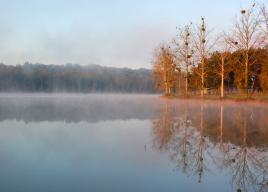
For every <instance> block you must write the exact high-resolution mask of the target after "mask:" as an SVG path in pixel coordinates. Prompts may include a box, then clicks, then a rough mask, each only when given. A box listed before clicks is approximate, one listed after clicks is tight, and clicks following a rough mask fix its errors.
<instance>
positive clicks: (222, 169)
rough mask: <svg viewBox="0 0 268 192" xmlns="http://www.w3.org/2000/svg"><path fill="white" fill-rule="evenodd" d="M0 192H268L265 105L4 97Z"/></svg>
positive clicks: (135, 98) (146, 98)
mask: <svg viewBox="0 0 268 192" xmlns="http://www.w3.org/2000/svg"><path fill="white" fill-rule="evenodd" d="M0 121H1V124H0V154H1V155H0V171H1V172H0V191H7V192H9V191H12V192H13V191H16V192H20V191H27V192H36V191H38V192H43V191H44V192H54V191H55V192H60V191H64V192H68V191H116V192H117V191H170V192H172V191H217V192H221V191H222V192H226V191H239V190H241V191H268V175H267V172H268V104H258V103H255V104H254V103H252V104H246V103H235V102H222V103H219V102H213V101H205V102H199V101H178V100H177V101H175V100H172V101H171V100H164V99H160V98H158V97H157V96H144V95H78V96H75V95H52V96H48V95H2V96H0Z"/></svg>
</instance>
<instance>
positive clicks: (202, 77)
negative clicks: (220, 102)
mask: <svg viewBox="0 0 268 192" xmlns="http://www.w3.org/2000/svg"><path fill="white" fill-rule="evenodd" d="M204 65H205V62H204V59H202V72H201V84H202V85H201V97H204V88H205V86H204V84H205V70H204Z"/></svg>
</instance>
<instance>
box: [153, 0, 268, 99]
mask: <svg viewBox="0 0 268 192" xmlns="http://www.w3.org/2000/svg"><path fill="white" fill-rule="evenodd" d="M267 18H268V12H267V8H266V6H265V5H260V4H257V3H253V4H252V5H251V6H250V7H248V8H247V9H242V10H240V13H239V15H238V17H237V19H236V20H235V22H234V23H233V25H232V26H233V27H232V28H231V29H230V30H229V31H225V32H222V33H220V34H216V33H215V30H211V28H209V27H208V24H207V22H206V18H203V17H202V18H201V21H200V24H197V25H194V24H192V23H190V24H189V25H186V26H185V27H180V28H177V29H178V35H177V36H176V37H174V38H173V39H172V40H170V41H169V42H168V43H165V44H162V45H160V46H159V47H158V48H157V49H156V51H155V54H154V57H153V77H154V81H155V85H156V88H157V89H158V90H160V91H162V93H163V95H165V96H169V97H170V96H171V97H172V96H176V97H177V96H179V97H191V98H193V97H199V98H200V97H201V98H205V97H211V98H213V97H215V96H217V97H218V98H219V97H221V98H250V97H252V98H257V97H258V98H268V96H267V95H268V42H267V40H268V19H267Z"/></svg>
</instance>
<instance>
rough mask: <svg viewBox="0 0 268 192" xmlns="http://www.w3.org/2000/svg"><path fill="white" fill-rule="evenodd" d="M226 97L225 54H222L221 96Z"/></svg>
mask: <svg viewBox="0 0 268 192" xmlns="http://www.w3.org/2000/svg"><path fill="white" fill-rule="evenodd" d="M223 97H224V56H223V55H222V56H221V98H223Z"/></svg>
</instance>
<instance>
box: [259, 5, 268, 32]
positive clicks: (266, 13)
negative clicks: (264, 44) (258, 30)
mask: <svg viewBox="0 0 268 192" xmlns="http://www.w3.org/2000/svg"><path fill="white" fill-rule="evenodd" d="M261 16H262V24H263V25H264V28H263V29H264V30H265V33H266V34H267V35H268V10H267V8H266V6H265V4H263V5H262V6H261Z"/></svg>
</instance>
